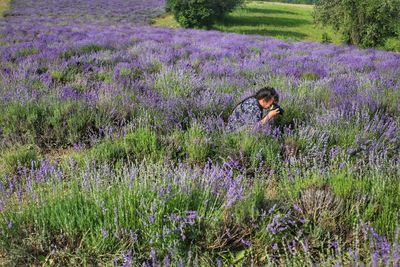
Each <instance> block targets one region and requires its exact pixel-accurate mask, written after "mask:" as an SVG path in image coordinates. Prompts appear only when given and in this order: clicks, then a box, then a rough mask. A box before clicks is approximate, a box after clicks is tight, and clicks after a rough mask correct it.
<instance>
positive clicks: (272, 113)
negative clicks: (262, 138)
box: [261, 108, 279, 125]
mask: <svg viewBox="0 0 400 267" xmlns="http://www.w3.org/2000/svg"><path fill="white" fill-rule="evenodd" d="M277 115H279V109H278V108H277V109H273V110H271V111H270V112H268V114H267V116H265V117H264V118H263V119H262V120H261V124H262V125H264V124H266V123H267V122H268V121H270V120H272V119H273V118H275V117H276V116H277Z"/></svg>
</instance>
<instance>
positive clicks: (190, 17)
mask: <svg viewBox="0 0 400 267" xmlns="http://www.w3.org/2000/svg"><path fill="white" fill-rule="evenodd" d="M243 2H244V0H167V6H166V8H167V11H169V12H172V13H173V14H174V16H175V19H176V20H177V21H178V23H179V24H180V25H181V26H183V27H185V28H202V27H206V28H209V27H210V26H211V25H213V24H214V23H215V22H216V21H217V20H218V19H219V18H221V17H223V16H224V15H225V14H226V13H228V12H230V11H232V10H233V9H234V8H235V7H236V6H238V5H239V4H242V3H243Z"/></svg>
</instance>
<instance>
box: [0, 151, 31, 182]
mask: <svg viewBox="0 0 400 267" xmlns="http://www.w3.org/2000/svg"><path fill="white" fill-rule="evenodd" d="M38 159H39V151H38V149H37V148H36V147H35V146H33V145H24V146H19V147H14V148H11V149H8V150H6V151H4V152H3V154H2V155H1V157H0V161H2V162H3V163H2V164H0V169H2V170H1V171H0V175H1V174H11V173H16V172H17V168H18V167H27V168H30V167H31V163H32V161H36V160H38Z"/></svg>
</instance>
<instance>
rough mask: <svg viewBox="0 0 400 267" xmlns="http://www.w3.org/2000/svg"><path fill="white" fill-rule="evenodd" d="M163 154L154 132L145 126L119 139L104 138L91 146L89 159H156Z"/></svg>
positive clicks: (111, 160) (113, 161)
mask: <svg viewBox="0 0 400 267" xmlns="http://www.w3.org/2000/svg"><path fill="white" fill-rule="evenodd" d="M163 156H164V150H163V149H162V147H161V146H160V143H159V142H158V139H157V136H156V134H155V133H154V132H152V131H151V130H149V129H147V128H138V129H135V130H134V131H132V132H130V133H128V134H127V135H125V136H124V137H123V138H120V139H116V140H105V141H103V142H102V143H100V144H97V145H95V146H93V147H92V149H91V150H90V152H89V157H90V158H91V159H96V160H97V161H99V162H104V161H106V162H112V163H116V162H118V161H120V160H128V161H134V160H139V161H141V160H143V159H146V160H150V161H158V160H161V159H162V158H163ZM77 159H78V160H79V158H77Z"/></svg>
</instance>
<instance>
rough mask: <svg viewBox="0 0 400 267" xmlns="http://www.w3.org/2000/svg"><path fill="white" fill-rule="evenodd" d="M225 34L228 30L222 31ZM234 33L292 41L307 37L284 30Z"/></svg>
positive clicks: (245, 30)
mask: <svg viewBox="0 0 400 267" xmlns="http://www.w3.org/2000/svg"><path fill="white" fill-rule="evenodd" d="M212 30H217V31H220V30H221V29H218V28H212ZM222 31H225V32H231V31H230V30H229V29H225V30H222ZM234 32H236V33H240V34H256V35H264V36H270V37H278V38H280V39H292V40H296V41H299V40H304V39H305V38H306V37H308V35H307V34H304V33H300V32H295V31H285V30H267V29H240V30H235V31H234Z"/></svg>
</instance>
